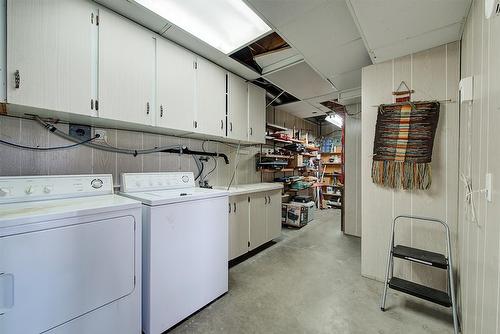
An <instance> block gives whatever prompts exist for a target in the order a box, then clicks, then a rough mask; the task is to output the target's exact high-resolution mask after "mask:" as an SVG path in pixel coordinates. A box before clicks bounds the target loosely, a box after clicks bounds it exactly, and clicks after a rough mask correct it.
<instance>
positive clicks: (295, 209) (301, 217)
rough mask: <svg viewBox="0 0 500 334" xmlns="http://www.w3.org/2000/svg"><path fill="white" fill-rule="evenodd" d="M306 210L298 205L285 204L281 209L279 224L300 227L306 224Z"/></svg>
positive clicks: (303, 206)
mask: <svg viewBox="0 0 500 334" xmlns="http://www.w3.org/2000/svg"><path fill="white" fill-rule="evenodd" d="M307 211H308V208H307V207H306V206H305V205H301V204H300V203H286V204H282V207H281V222H282V223H283V224H284V225H289V226H294V227H302V226H304V225H306V224H307V222H308V217H307Z"/></svg>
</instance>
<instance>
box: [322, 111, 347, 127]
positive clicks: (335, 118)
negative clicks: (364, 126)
mask: <svg viewBox="0 0 500 334" xmlns="http://www.w3.org/2000/svg"><path fill="white" fill-rule="evenodd" d="M325 121H327V122H330V123H332V124H333V125H336V126H338V127H339V128H341V127H342V125H343V124H344V120H343V119H342V117H340V116H339V115H338V114H331V115H328V116H326V118H325Z"/></svg>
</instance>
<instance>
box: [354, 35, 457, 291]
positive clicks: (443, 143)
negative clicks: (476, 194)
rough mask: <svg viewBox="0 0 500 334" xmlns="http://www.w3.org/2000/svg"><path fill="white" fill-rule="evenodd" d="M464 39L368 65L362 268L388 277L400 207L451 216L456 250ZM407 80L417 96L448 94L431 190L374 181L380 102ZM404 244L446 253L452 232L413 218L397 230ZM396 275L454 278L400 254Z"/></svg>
mask: <svg viewBox="0 0 500 334" xmlns="http://www.w3.org/2000/svg"><path fill="white" fill-rule="evenodd" d="M459 47H460V45H459V43H458V42H455V43H451V44H447V45H443V46H439V47H436V48H433V49H430V50H426V51H423V52H419V53H416V54H412V55H408V56H405V57H401V58H397V59H394V60H391V61H386V62H383V63H380V64H376V65H371V66H368V67H365V68H363V71H362V102H361V105H362V109H363V117H362V119H361V131H362V145H361V182H362V213H361V219H362V233H361V235H362V237H361V245H362V257H361V260H362V261H361V262H362V267H361V271H362V274H363V275H364V276H366V277H370V278H374V279H377V280H383V279H384V270H385V265H386V257H387V251H388V247H389V238H390V227H391V223H392V220H393V218H394V217H395V216H397V215H399V214H411V215H419V216H429V217H435V218H439V219H443V220H445V221H446V222H447V223H448V224H449V226H450V228H451V231H452V237H453V240H452V241H453V254H454V255H456V254H457V252H456V244H457V242H456V240H457V238H456V237H457V221H458V217H457V211H458V207H457V202H458V156H459V153H458V135H459V113H458V102H457V99H458V82H459V59H460V50H459ZM402 80H404V81H406V83H407V84H408V85H409V86H410V88H411V89H414V90H415V94H413V100H414V101H418V100H448V99H450V100H451V101H452V102H448V103H443V104H442V105H441V112H440V118H439V123H438V129H437V133H436V138H435V143H434V152H433V157H432V178H433V181H432V186H431V188H430V189H429V190H426V191H400V190H392V189H388V188H383V187H381V186H378V185H375V184H374V183H373V182H372V180H371V164H372V152H373V139H374V135H375V123H376V119H377V106H378V105H379V104H382V103H392V102H393V96H392V91H394V90H396V89H397V87H398V85H399V83H400V82H401V81H402ZM396 232H397V236H399V237H397V239H396V242H397V243H402V244H406V245H410V246H414V247H418V248H423V249H428V250H431V251H437V252H441V253H443V252H445V238H444V234H443V233H442V229H441V228H440V227H438V226H433V225H430V224H425V223H421V222H417V221H413V222H410V223H407V224H404V225H401V226H400V228H398V229H397V231H396ZM395 275H397V276H399V277H402V278H406V279H411V280H413V281H416V282H420V283H423V284H426V285H429V286H432V287H435V288H440V289H444V288H445V287H446V285H447V281H446V275H445V272H444V271H440V270H436V269H434V268H430V267H425V266H422V265H419V264H410V263H402V262H399V261H397V260H396V266H395Z"/></svg>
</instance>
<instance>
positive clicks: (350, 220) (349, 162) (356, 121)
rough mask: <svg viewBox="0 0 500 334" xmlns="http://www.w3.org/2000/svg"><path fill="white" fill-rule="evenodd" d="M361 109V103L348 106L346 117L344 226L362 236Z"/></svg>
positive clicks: (349, 231) (350, 232) (346, 231)
mask: <svg viewBox="0 0 500 334" xmlns="http://www.w3.org/2000/svg"><path fill="white" fill-rule="evenodd" d="M360 111H361V105H360V104H353V105H350V106H347V112H348V113H349V114H352V115H353V116H348V115H347V116H346V118H345V135H344V137H345V138H344V140H345V152H344V159H345V162H344V170H345V182H344V183H345V184H344V214H345V216H344V225H345V226H344V227H345V233H346V234H349V235H353V236H356V237H360V236H361V114H360V113H359V112H360Z"/></svg>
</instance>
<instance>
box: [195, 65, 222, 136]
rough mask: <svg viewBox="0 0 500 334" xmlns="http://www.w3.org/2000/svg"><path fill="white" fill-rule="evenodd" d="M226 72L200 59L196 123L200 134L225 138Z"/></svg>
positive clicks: (196, 128) (196, 130)
mask: <svg viewBox="0 0 500 334" xmlns="http://www.w3.org/2000/svg"><path fill="white" fill-rule="evenodd" d="M225 124H226V71H225V70H224V69H222V68H220V67H219V66H217V65H215V64H213V63H211V62H209V61H208V60H206V59H204V58H201V57H198V59H197V71H196V123H195V126H194V131H195V132H198V133H203V134H208V135H215V136H221V137H222V136H225V133H226V128H225Z"/></svg>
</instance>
